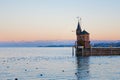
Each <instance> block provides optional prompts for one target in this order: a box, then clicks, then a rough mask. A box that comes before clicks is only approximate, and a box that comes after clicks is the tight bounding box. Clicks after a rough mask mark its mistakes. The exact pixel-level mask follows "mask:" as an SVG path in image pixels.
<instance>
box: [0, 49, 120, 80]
mask: <svg viewBox="0 0 120 80" xmlns="http://www.w3.org/2000/svg"><path fill="white" fill-rule="evenodd" d="M71 50H72V49H71V48H66V47H63V48H0V80H15V78H17V79H18V80H120V56H91V57H78V58H76V57H75V56H72V53H71V52H72V51H71Z"/></svg>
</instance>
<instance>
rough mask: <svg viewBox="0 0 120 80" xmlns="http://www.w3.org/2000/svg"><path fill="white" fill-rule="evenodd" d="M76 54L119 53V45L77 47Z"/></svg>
mask: <svg viewBox="0 0 120 80" xmlns="http://www.w3.org/2000/svg"><path fill="white" fill-rule="evenodd" d="M75 49H76V56H110V55H120V47H91V48H83V47H77V48H75Z"/></svg>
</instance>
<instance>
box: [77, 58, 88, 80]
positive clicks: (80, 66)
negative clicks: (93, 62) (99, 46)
mask: <svg viewBox="0 0 120 80" xmlns="http://www.w3.org/2000/svg"><path fill="white" fill-rule="evenodd" d="M76 63H77V69H76V70H77V72H76V73H75V74H76V76H77V80H88V79H89V57H77V58H76Z"/></svg>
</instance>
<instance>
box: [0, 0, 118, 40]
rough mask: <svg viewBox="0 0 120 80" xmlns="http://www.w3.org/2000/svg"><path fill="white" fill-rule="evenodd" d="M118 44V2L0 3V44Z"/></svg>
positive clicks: (18, 0)
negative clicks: (80, 38) (84, 37)
mask: <svg viewBox="0 0 120 80" xmlns="http://www.w3.org/2000/svg"><path fill="white" fill-rule="evenodd" d="M77 16H80V17H81V18H82V20H81V27H82V29H83V30H84V29H85V30H86V31H88V32H89V33H90V39H91V40H120V0H100V1H98V0H84V1H83V0H0V41H37V40H76V33H75V30H76V28H77V24H78V20H77V18H76V17H77Z"/></svg>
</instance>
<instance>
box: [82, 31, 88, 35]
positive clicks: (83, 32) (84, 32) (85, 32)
mask: <svg viewBox="0 0 120 80" xmlns="http://www.w3.org/2000/svg"><path fill="white" fill-rule="evenodd" d="M80 34H82V35H84V34H89V33H88V32H87V31H86V30H83V31H82V32H81V33H80Z"/></svg>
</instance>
